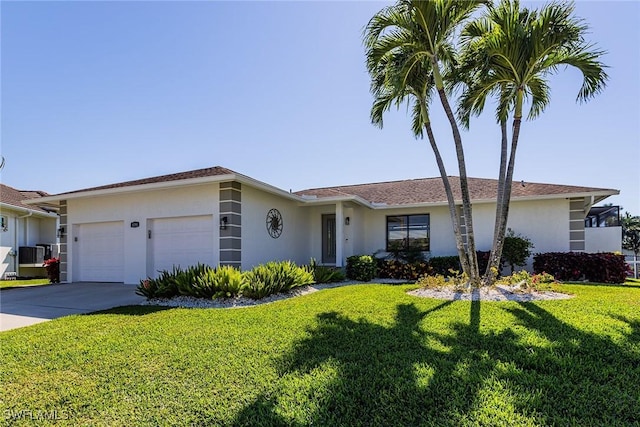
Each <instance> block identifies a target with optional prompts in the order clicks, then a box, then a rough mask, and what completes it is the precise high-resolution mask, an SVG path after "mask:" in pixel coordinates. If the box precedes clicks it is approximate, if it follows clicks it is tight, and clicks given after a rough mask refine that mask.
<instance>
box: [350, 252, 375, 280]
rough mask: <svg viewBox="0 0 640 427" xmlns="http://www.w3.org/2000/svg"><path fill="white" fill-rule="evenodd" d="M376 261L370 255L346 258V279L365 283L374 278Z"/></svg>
mask: <svg viewBox="0 0 640 427" xmlns="http://www.w3.org/2000/svg"><path fill="white" fill-rule="evenodd" d="M376 270H377V269H376V261H375V259H374V258H373V257H372V256H371V255H354V256H350V257H348V258H347V277H348V278H349V279H352V280H360V281H363V282H367V281H369V280H371V279H373V278H374V277H375V276H376V272H377V271H376Z"/></svg>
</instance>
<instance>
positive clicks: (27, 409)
mask: <svg viewBox="0 0 640 427" xmlns="http://www.w3.org/2000/svg"><path fill="white" fill-rule="evenodd" d="M411 288H412V287H411V286H388V285H361V286H348V287H342V288H336V289H330V290H325V291H321V292H317V293H314V294H309V295H306V296H303V297H297V298H293V299H289V300H284V301H279V302H276V303H272V304H266V305H262V306H258V307H251V308H243V309H226V310H225V309H164V308H160V307H124V308H119V309H114V310H109V311H106V312H100V313H96V314H91V315H81V316H71V317H66V318H62V319H58V320H54V321H51V322H46V323H42V324H38V325H34V326H31V327H28V328H24V329H17V330H12V331H7V332H3V333H2V334H0V360H1V361H2V369H0V383H2V388H3V393H2V395H1V401H0V409H1V410H2V414H3V420H2V421H0V422H5V423H10V422H11V423H14V424H16V425H21V424H23V425H32V424H33V420H32V419H31V418H34V417H38V425H47V423H50V424H54V423H55V424H56V425H98V426H99V425H109V426H112V425H115V426H120V425H121V426H128V425H149V426H152V425H153V426H155V425H246V426H256V425H264V426H285V425H287V426H289V425H293V426H306V425H311V424H313V425H318V426H418V425H433V426H480V425H500V426H510V425H517V426H534V425H540V426H542V425H545V426H546V425H576V426H601V425H607V426H616V425H618V426H627V425H638V422H639V420H640V391H639V387H638V385H639V384H640V286H635V285H632V286H629V285H621V286H612V285H609V286H596V285H562V286H561V288H562V289H564V290H566V291H568V292H570V293H573V294H575V295H576V297H575V298H573V299H570V300H562V301H541V302H537V303H517V302H500V303H496V302H468V301H441V300H434V299H423V298H417V297H412V296H409V295H407V294H406V293H405V292H406V291H407V290H408V289H411ZM48 418H49V419H50V418H57V420H55V421H51V420H49V421H48V420H47V419H48Z"/></svg>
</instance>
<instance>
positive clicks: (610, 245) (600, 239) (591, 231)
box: [584, 227, 622, 253]
mask: <svg viewBox="0 0 640 427" xmlns="http://www.w3.org/2000/svg"><path fill="white" fill-rule="evenodd" d="M584 239H585V242H584V243H585V252H591V253H595V252H622V227H587V228H585V229H584Z"/></svg>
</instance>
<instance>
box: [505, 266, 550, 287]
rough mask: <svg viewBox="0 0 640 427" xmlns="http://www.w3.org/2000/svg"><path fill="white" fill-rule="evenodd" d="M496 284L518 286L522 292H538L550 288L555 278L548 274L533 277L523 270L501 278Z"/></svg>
mask: <svg viewBox="0 0 640 427" xmlns="http://www.w3.org/2000/svg"><path fill="white" fill-rule="evenodd" d="M497 283H498V284H505V285H519V288H520V289H521V290H523V291H533V290H535V291H540V290H547V289H550V288H551V286H550V285H551V284H553V283H556V280H555V278H554V277H553V276H552V275H551V274H549V273H544V272H543V273H540V274H534V275H533V276H532V275H531V274H529V272H527V271H525V270H521V271H518V272H516V273H512V274H511V275H510V276H505V277H502V278H501V279H500V280H499V281H498V282H497Z"/></svg>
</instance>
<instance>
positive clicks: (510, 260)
mask: <svg viewBox="0 0 640 427" xmlns="http://www.w3.org/2000/svg"><path fill="white" fill-rule="evenodd" d="M533 247H534V246H533V243H531V240H530V239H529V238H527V237H525V236H521V235H519V234H515V233H514V232H513V230H512V229H509V231H508V233H507V235H506V236H504V246H503V247H502V261H503V262H504V263H507V264H509V266H510V267H511V273H513V270H514V269H515V266H516V265H517V266H519V267H522V266H524V265H525V264H526V263H527V258H529V257H530V256H531V249H532V248H533Z"/></svg>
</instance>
